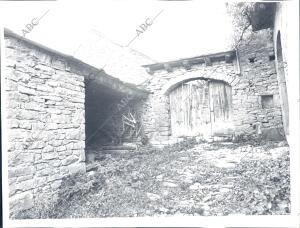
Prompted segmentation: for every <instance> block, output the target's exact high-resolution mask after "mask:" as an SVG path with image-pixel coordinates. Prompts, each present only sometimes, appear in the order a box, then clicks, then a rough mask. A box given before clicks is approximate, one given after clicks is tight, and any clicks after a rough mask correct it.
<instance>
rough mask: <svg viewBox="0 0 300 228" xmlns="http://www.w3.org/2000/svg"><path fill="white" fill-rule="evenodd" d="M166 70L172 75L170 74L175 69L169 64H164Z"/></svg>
mask: <svg viewBox="0 0 300 228" xmlns="http://www.w3.org/2000/svg"><path fill="white" fill-rule="evenodd" d="M164 69H165V70H166V71H168V72H169V73H170V72H173V68H172V67H171V65H170V64H168V63H164Z"/></svg>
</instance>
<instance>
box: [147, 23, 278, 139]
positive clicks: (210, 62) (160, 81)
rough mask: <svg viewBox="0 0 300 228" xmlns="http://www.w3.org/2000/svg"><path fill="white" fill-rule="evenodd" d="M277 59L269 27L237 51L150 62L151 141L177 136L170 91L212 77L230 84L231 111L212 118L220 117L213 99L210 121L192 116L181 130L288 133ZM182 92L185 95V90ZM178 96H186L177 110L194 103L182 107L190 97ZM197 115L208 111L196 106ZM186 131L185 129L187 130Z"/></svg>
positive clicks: (207, 133)
mask: <svg viewBox="0 0 300 228" xmlns="http://www.w3.org/2000/svg"><path fill="white" fill-rule="evenodd" d="M274 60H275V54H274V47H273V42H272V36H271V31H270V30H268V29H266V30H262V31H259V32H257V33H256V34H255V36H254V38H253V39H252V40H250V41H249V42H247V43H245V44H243V45H242V46H241V48H240V49H239V50H238V51H228V52H224V53H216V54H211V55H205V56H198V57H194V58H188V59H180V60H177V61H171V62H163V63H156V64H150V65H145V66H144V67H145V68H146V70H147V71H148V72H149V73H150V74H152V79H151V80H149V83H148V84H147V85H146V88H147V89H148V90H150V91H151V92H152V93H151V94H150V95H149V97H148V100H147V101H146V102H145V104H144V108H143V109H144V110H145V112H144V115H143V123H144V127H145V132H146V134H149V138H151V140H152V143H154V144H157V145H159V144H168V143H172V142H174V140H175V141H176V140H177V139H178V137H176V135H174V132H172V127H176V126H174V125H173V126H172V123H171V122H172V120H171V119H172V110H171V109H172V108H171V106H172V105H170V93H172V91H174V90H176V88H178V87H180V86H182V85H183V84H187V83H189V82H191V81H198V82H199V81H209V83H210V84H212V85H213V83H214V82H215V83H216V82H219V83H221V84H224V85H226V86H227V87H228V88H229V90H230V93H231V94H230V95H228V94H227V95H226V96H229V99H227V100H228V102H230V104H229V108H228V112H229V117H226V118H225V116H223V117H222V118H221V119H219V120H220V121H218V124H217V123H216V122H214V121H213V120H211V118H212V115H213V117H214V118H215V113H216V111H218V110H217V109H218V107H217V106H216V105H214V104H210V105H209V106H210V108H208V109H207V111H206V115H207V116H208V118H206V119H207V121H206V122H208V123H206V125H205V124H201V123H199V121H198V123H197V120H192V121H190V122H189V124H182V125H180V127H179V129H180V130H179V131H182V132H184V129H185V128H188V127H191V126H192V127H193V128H199V129H200V128H203V129H204V128H208V131H205V132H202V133H203V134H202V136H203V137H204V138H211V137H214V136H218V137H220V136H221V137H228V136H229V137H231V136H234V135H236V136H237V135H244V136H253V135H256V134H257V135H262V136H265V137H269V138H274V137H275V138H282V137H284V135H283V131H282V128H283V125H282V113H281V106H280V98H279V89H278V83H277V75H276V69H275V61H274ZM186 88H187V87H186ZM200 90H201V89H200ZM212 91H213V89H212ZM181 95H182V96H184V95H183V93H182V92H181ZM181 95H180V96H181ZM180 96H179V97H180ZM221 96H224V94H223V95H221ZM209 97H210V96H208V95H207V96H206V98H205V99H207V100H209ZM218 99H219V98H218ZM218 99H214V98H212V97H211V99H210V102H211V103H218ZM177 102H179V103H182V102H183V104H182V105H181V106H182V107H181V108H180V107H179V109H177V112H178V110H188V109H189V108H183V106H184V105H185V102H184V101H183V100H182V99H180V98H179V99H178V96H177ZM192 102H193V101H191V103H192ZM200 105H201V104H200ZM179 106H180V105H179ZM221 106H222V105H221ZM198 107H199V106H198ZM221 108H222V107H221ZM191 109H192V106H191ZM209 109H210V110H209ZM214 110H215V111H214ZM175 112H176V111H175ZM179 112H180V111H179ZM180 113H181V112H180ZM192 115H194V116H196V117H195V118H196V119H197V118H198V119H201V118H202V117H203V114H199V113H198V114H197V113H196V114H195V113H193V112H191V116H192ZM197 115H198V116H197ZM201 115H202V117H201ZM174 118H176V117H174ZM180 118H181V117H177V119H178V120H177V121H179V122H180V121H181V120H180ZM183 118H184V117H183ZM191 118H192V119H193V117H191ZM203 118H205V117H203ZM207 124H208V126H207ZM182 136H186V134H184V133H183V135H182Z"/></svg>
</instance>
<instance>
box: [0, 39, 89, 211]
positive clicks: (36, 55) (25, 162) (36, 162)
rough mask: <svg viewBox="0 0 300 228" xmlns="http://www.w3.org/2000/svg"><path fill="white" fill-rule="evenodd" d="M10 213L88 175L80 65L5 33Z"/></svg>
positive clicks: (51, 194) (32, 204) (83, 96)
mask: <svg viewBox="0 0 300 228" xmlns="http://www.w3.org/2000/svg"><path fill="white" fill-rule="evenodd" d="M5 45H6V46H5V55H6V62H5V63H6V67H5V84H6V95H7V100H6V110H7V116H6V118H7V127H6V128H5V131H6V133H7V135H8V151H7V153H8V175H9V176H8V179H9V197H10V212H11V213H12V214H13V213H15V212H17V211H19V210H22V209H28V208H31V207H33V206H34V205H35V204H36V203H41V202H43V201H41V200H43V199H44V200H45V199H46V198H48V197H50V198H51V199H52V200H55V197H56V193H57V191H58V188H59V187H60V184H61V180H62V178H63V177H65V176H68V175H72V174H74V173H77V172H85V163H84V161H85V152H84V148H85V109H84V102H85V88H84V76H83V75H82V74H80V73H75V72H74V71H71V69H74V68H77V66H76V63H74V62H72V61H68V59H66V58H64V57H62V56H60V55H58V54H55V53H51V52H50V51H48V50H47V49H43V48H41V47H38V46H35V45H34V44H32V43H28V42H26V41H24V40H22V39H18V38H16V37H14V36H10V35H5Z"/></svg>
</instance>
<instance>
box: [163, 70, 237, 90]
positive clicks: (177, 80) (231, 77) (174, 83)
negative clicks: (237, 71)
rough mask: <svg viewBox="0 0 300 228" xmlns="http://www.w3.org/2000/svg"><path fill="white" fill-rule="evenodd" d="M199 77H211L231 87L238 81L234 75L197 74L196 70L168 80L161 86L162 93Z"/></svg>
mask: <svg viewBox="0 0 300 228" xmlns="http://www.w3.org/2000/svg"><path fill="white" fill-rule="evenodd" d="M190 73H192V72H190ZM199 79H211V80H216V81H223V82H225V83H227V84H228V85H230V86H232V87H233V86H234V85H236V84H237V82H238V77H237V76H236V75H226V74H221V73H213V74H211V75H203V76H199V74H197V71H195V72H194V74H188V75H184V76H180V77H177V78H174V79H171V80H169V82H168V83H166V84H165V85H164V86H163V87H162V93H163V94H164V95H168V94H169V93H170V92H171V91H172V90H173V89H175V88H176V87H177V86H179V85H180V84H181V83H184V82H189V81H194V80H199Z"/></svg>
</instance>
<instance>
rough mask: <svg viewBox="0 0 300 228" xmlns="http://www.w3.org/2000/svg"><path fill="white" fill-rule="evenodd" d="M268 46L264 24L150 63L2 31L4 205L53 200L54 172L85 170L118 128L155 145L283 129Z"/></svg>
mask: <svg viewBox="0 0 300 228" xmlns="http://www.w3.org/2000/svg"><path fill="white" fill-rule="evenodd" d="M277 24H280V23H279V21H278V22H277ZM275 27H276V26H275ZM283 42H285V41H284V39H283ZM107 45H108V44H106V45H104V46H105V47H107ZM278 47H280V46H278V45H277V46H275V49H274V45H273V40H272V30H271V29H269V28H265V29H262V30H260V31H259V32H257V33H256V35H255V36H254V39H252V40H251V41H249V42H247V43H245V44H244V45H242V47H241V48H240V49H239V50H238V51H236V50H230V51H225V52H221V53H214V54H210V55H202V56H196V57H192V58H185V59H179V60H175V61H169V62H162V63H154V61H153V60H151V59H149V58H147V57H145V56H143V55H141V54H139V53H136V52H132V51H131V50H124V49H122V51H123V52H122V53H120V52H119V50H120V49H119V48H118V47H116V46H113V47H111V49H112V50H114V52H116V53H119V55H118V56H119V57H118V58H119V61H117V60H115V59H109V60H108V62H106V61H103V58H105V55H104V56H98V57H97V58H94V59H91V58H90V56H88V55H89V53H91V52H90V51H87V52H84V50H82V51H80V52H79V53H81V54H79V55H78V56H76V57H77V58H74V57H71V56H68V55H65V54H62V53H59V52H57V51H54V50H51V49H49V48H47V47H44V46H42V45H40V44H37V43H35V42H32V41H30V40H28V39H25V38H23V37H20V36H18V35H16V34H14V33H12V32H11V31H9V30H5V55H6V61H5V85H6V91H5V93H6V103H5V105H6V106H5V107H6V114H7V116H6V119H7V126H5V127H6V128H5V129H7V134H8V151H7V154H8V173H9V197H10V210H11V211H10V212H11V213H12V214H14V213H16V212H18V211H19V210H23V209H28V208H32V207H33V206H34V205H35V204H36V203H37V202H38V201H39V200H40V199H42V198H47V197H50V198H51V199H52V200H55V197H56V196H57V190H58V188H59V187H60V185H61V180H62V179H63V178H64V177H68V176H70V175H74V174H75V173H78V172H79V173H84V172H86V166H85V161H86V156H88V155H89V154H88V150H87V148H88V147H89V146H91V145H93V144H103V145H104V144H117V143H121V142H123V141H124V138H126V137H127V139H128V136H129V139H132V140H133V138H135V140H141V139H142V138H147V139H148V141H149V142H150V143H151V144H152V145H155V146H164V145H167V144H172V143H174V142H177V141H179V140H181V139H182V138H183V137H187V136H197V137H200V138H203V139H209V140H211V139H218V140H220V139H221V140H222V139H232V138H234V137H253V136H254V137H265V138H266V139H282V138H284V137H285V135H284V131H283V129H285V131H286V132H288V130H287V129H288V120H286V119H285V118H286V116H287V115H288V114H286V113H287V110H286V107H285V106H283V103H282V94H284V93H285V91H284V89H282V86H281V85H282V83H281V82H279V83H278V74H279V75H280V74H281V73H280V72H279V73H277V72H278V70H277V72H276V66H277V69H278V67H279V68H280V66H279V64H278V63H277V64H275V62H276V61H277V62H278V60H280V55H279V56H278V53H280V52H278V50H280V48H278ZM102 48H103V47H102ZM90 50H94V51H95V50H98V49H96V48H95V47H92V48H90ZM108 52H109V51H106V52H104V53H108ZM98 53H103V52H98ZM95 55H97V53H96V54H95ZM99 58H100V59H101V61H102V62H101V63H98V62H97V61H98V60H99ZM284 58H285V57H284V55H283V59H284ZM79 59H80V60H79ZM122 59H124V61H125V62H126V63H124V64H122ZM83 61H84V62H83ZM102 63H108V64H109V65H108V66H107V68H105V71H104V70H102V69H101V66H102V67H103V65H102ZM116 63H118V64H119V63H120V64H119V65H118V67H115V66H116ZM120 79H122V81H121V80H120ZM133 79H137V80H136V82H134V84H131V83H128V82H130V81H131V80H133ZM124 81H126V82H124ZM124 98H125V99H124ZM282 110H284V111H283V112H282ZM127 112H129V114H130V115H132V113H135V114H136V115H135V116H131V117H132V118H133V119H134V123H135V124H136V126H135V127H137V128H135V131H134V133H135V136H134V135H132V134H129V135H126V131H125V132H124V119H123V118H125V119H126V118H127V117H126V113H127ZM112 129H115V130H116V133H115V134H117V136H119V138H120V139H121V140H120V141H114V137H115V135H113V134H112V133H111V132H112ZM122 129H123V131H122ZM120 130H121V131H122V133H121V135H118V134H120ZM125 130H126V129H125ZM127 133H128V132H127ZM100 153H101V151H100Z"/></svg>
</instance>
